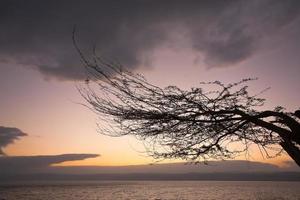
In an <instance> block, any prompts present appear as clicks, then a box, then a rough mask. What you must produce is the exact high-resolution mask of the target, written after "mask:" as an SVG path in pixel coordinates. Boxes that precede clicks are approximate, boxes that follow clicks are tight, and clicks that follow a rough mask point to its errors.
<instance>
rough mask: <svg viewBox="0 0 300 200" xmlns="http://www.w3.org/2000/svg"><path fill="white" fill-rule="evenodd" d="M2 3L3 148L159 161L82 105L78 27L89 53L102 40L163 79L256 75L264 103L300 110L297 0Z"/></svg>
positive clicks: (187, 82) (105, 50)
mask: <svg viewBox="0 0 300 200" xmlns="http://www.w3.org/2000/svg"><path fill="white" fill-rule="evenodd" d="M0 2H1V7H0V13H1V15H0V25H1V33H0V91H1V94H0V111H1V114H0V150H1V151H0V154H2V155H4V154H5V155H7V156H32V155H58V154H70V153H72V154H91V156H90V159H87V160H81V161H74V162H73V163H71V164H72V165H133V164H146V163H151V162H153V161H154V160H153V159H152V158H151V157H148V156H147V154H145V153H143V152H144V151H145V150H144V147H143V145H142V143H141V142H139V141H137V140H136V139H135V138H133V137H130V136H128V137H121V138H112V137H108V136H104V135H101V134H100V133H98V132H97V127H96V122H97V116H96V115H95V114H94V113H92V112H91V111H90V110H88V109H87V108H86V107H84V106H82V105H80V103H84V99H83V98H82V97H81V96H80V94H79V92H78V90H77V89H76V88H77V86H78V85H81V84H84V79H85V73H84V68H83V66H82V64H81V62H80V58H79V55H78V53H77V52H76V50H75V48H74V45H73V43H72V31H73V27H74V25H76V28H77V38H78V43H79V45H80V47H81V48H82V49H83V52H84V53H85V54H86V55H90V54H91V53H92V49H93V46H96V47H97V52H98V54H99V55H101V56H104V57H107V58H109V59H113V60H118V61H119V62H120V63H122V64H123V65H124V66H126V67H128V68H129V69H130V70H133V71H135V72H138V73H141V74H143V75H144V76H145V77H146V78H147V80H148V81H149V82H151V83H153V84H156V85H158V86H161V87H165V86H168V85H176V86H179V87H181V88H184V89H188V88H190V87H197V86H198V85H199V83H200V82H202V81H214V80H220V81H222V82H225V83H229V82H235V81H239V80H241V79H243V78H248V77H258V78H259V79H258V80H257V81H254V82H252V83H251V84H250V91H252V92H253V93H255V92H259V91H261V90H263V89H265V88H268V87H271V89H270V90H268V91H267V92H266V93H264V94H262V97H264V98H266V99H267V102H266V105H265V107H264V108H265V109H272V108H274V107H275V106H277V105H281V106H283V107H285V108H287V110H288V111H294V110H296V109H299V107H300V104H299V102H300V94H299V91H300V78H299V77H300V65H299V64H300V53H299V52H300V37H299V35H300V1H299V0H284V1H280V0H253V1H243V0H231V1H228V0H224V1H223V0H220V1H217V0H216V1H189V0H188V1H177V0H173V1H171V0H166V1H154V0H153V1H150V0H135V1H134V0H130V1H65V0H63V1H55V0H54V1H53V0H51V1H50V0H49V1H38V0H36V1H35V0H29V1H17V0H10V1H6V0H2V1H0ZM10 128H16V129H10ZM95 154H99V155H101V156H99V157H95ZM251 155H252V157H245V156H241V157H239V159H250V160H256V161H262V162H271V163H278V164H280V162H282V161H283V160H287V159H289V158H288V156H285V155H283V156H281V157H278V158H274V159H263V158H262V156H261V155H260V154H259V153H258V151H257V150H256V149H255V148H254V149H253V150H252V154H251ZM87 158H89V156H87ZM78 159H79V160H80V159H82V158H81V157H79V158H78ZM71 160H74V159H71ZM75 160H76V159H75Z"/></svg>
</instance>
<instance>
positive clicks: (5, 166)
mask: <svg viewBox="0 0 300 200" xmlns="http://www.w3.org/2000/svg"><path fill="white" fill-rule="evenodd" d="M98 156H99V155H98V154H62V155H45V156H3V157H0V173H2V174H6V173H13V174H20V173H37V172H46V171H47V170H48V169H49V168H50V167H51V165H52V164H57V163H62V162H66V161H77V160H84V159H87V158H95V157H98Z"/></svg>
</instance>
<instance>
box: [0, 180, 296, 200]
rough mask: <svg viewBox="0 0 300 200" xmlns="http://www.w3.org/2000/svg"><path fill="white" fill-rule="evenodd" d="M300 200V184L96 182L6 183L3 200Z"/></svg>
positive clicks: (0, 189)
mask: <svg viewBox="0 0 300 200" xmlns="http://www.w3.org/2000/svg"><path fill="white" fill-rule="evenodd" d="M2 199H5V200H18V199H20V200H56V199H59V200H76V199H78V200H115V199H116V200H117V199H119V200H146V199H147V200H148V199H149V200H196V199H197V200H202V199H203V200H213V199H222V200H232V199H241V200H242V199H243V200H244V199H245V200H246V199H249V200H250V199H251V200H252V199H257V200H300V182H271V181H266V182H264V181H259V182H258V181H251V182H246V181H94V182H83V181H79V182H45V183H37V182H31V183H6V184H1V185H0V200H2Z"/></svg>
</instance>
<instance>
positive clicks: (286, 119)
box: [77, 49, 300, 166]
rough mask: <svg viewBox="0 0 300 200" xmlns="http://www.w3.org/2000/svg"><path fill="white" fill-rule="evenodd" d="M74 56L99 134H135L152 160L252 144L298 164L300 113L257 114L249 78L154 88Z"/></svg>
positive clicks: (225, 152)
mask: <svg viewBox="0 0 300 200" xmlns="http://www.w3.org/2000/svg"><path fill="white" fill-rule="evenodd" d="M77 50H78V49H77ZM79 53H80V55H81V58H82V59H83V62H84V65H85V67H86V71H87V75H88V78H87V80H86V83H87V84H86V86H84V87H81V88H80V90H79V91H80V92H81V94H82V95H83V97H84V98H85V99H86V100H87V102H88V103H89V107H90V108H91V109H92V110H93V111H94V112H96V113H97V114H98V115H99V117H100V118H101V120H100V122H101V123H102V124H99V128H100V131H101V133H103V134H107V135H110V136H124V135H134V136H136V137H137V138H139V139H140V140H142V141H144V142H145V143H146V144H147V145H146V147H147V150H148V152H150V153H151V155H152V156H154V157H155V158H181V159H185V160H191V161H195V162H197V161H201V160H204V161H205V160H207V159H209V158H213V159H224V158H231V157H233V156H235V155H237V154H239V153H241V152H245V151H247V149H248V148H249V146H250V145H251V144H256V145H258V147H259V149H260V150H261V152H262V153H263V154H264V155H267V156H272V155H273V156H276V155H277V154H279V153H280V152H281V151H282V150H284V151H286V152H287V153H288V155H289V156H290V157H291V158H292V159H293V160H294V161H295V162H296V163H297V164H298V165H299V166H300V148H299V147H300V123H299V121H300V111H299V110H298V111H296V112H294V113H291V112H285V110H284V109H283V108H282V107H277V108H275V109H274V110H265V111H261V110H260V109H259V108H261V106H263V104H264V102H265V99H262V98H259V97H258V95H250V94H249V93H248V91H247V89H248V86H247V85H246V84H247V83H248V82H249V81H251V80H252V79H244V80H242V81H240V82H237V83H232V84H227V85H225V84H223V83H221V82H218V81H215V82H209V83H201V84H202V86H203V87H205V86H206V85H209V86H210V88H212V87H213V88H215V89H214V90H212V91H208V92H206V91H205V90H204V89H203V88H201V87H199V88H191V89H190V90H188V91H186V90H182V89H180V88H178V87H176V86H168V87H166V88H161V87H158V86H155V85H153V84H151V83H149V82H147V81H146V79H145V78H144V77H143V76H141V75H139V74H135V73H132V72H131V71H128V70H126V69H124V68H122V66H121V65H120V64H118V63H114V62H110V61H106V60H103V59H101V58H99V57H97V56H96V55H94V56H93V58H92V59H90V60H87V59H86V58H85V57H84V56H83V55H82V53H81V52H80V51H79ZM240 143H242V144H243V145H236V144H240ZM241 146H242V148H241ZM270 152H273V154H272V155H271V154H270ZM274 152H275V154H274Z"/></svg>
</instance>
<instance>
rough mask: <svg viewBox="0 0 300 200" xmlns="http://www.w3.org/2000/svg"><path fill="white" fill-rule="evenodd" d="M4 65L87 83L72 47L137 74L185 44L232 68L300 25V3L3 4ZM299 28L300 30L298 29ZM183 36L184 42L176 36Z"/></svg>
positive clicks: (0, 43) (210, 62)
mask: <svg viewBox="0 0 300 200" xmlns="http://www.w3.org/2000/svg"><path fill="white" fill-rule="evenodd" d="M0 12H1V18H0V24H1V27H2V29H1V33H0V60H1V61H2V62H16V63H19V64H21V65H25V66H27V67H28V66H29V67H31V68H34V69H36V70H38V71H40V72H41V73H42V74H44V75H45V76H47V77H55V78H58V79H63V80H66V79H67V80H70V79H72V80H74V79H82V78H84V69H83V67H82V65H81V63H80V61H79V56H78V54H77V52H76V51H75V49H74V46H73V44H72V39H71V37H72V29H73V25H74V24H76V25H77V27H78V34H77V38H78V40H79V43H80V47H81V48H82V50H83V52H84V53H86V54H87V55H90V54H91V52H90V51H89V49H91V48H92V46H93V45H94V44H95V45H96V46H97V49H98V54H99V55H102V56H104V57H107V58H110V59H113V60H118V61H119V62H121V63H122V64H124V65H125V66H126V67H129V68H131V69H135V68H137V67H140V66H141V65H147V62H146V61H145V58H146V60H147V61H149V60H151V59H147V58H151V53H152V52H153V51H154V50H155V49H156V48H159V47H161V46H163V45H168V46H169V47H174V46H178V45H179V44H180V43H182V42H177V40H178V39H179V38H180V39H183V40H185V42H186V43H189V44H190V47H191V48H193V49H194V51H195V52H197V53H199V55H201V57H203V58H204V62H205V63H206V64H207V66H210V67H219V66H221V67H222V66H231V65H235V64H237V63H239V62H241V61H244V60H247V59H249V58H250V57H251V56H252V55H254V54H255V53H257V52H258V51H259V48H260V46H259V44H260V43H262V42H263V41H264V39H265V38H268V39H270V38H272V36H273V35H276V34H279V33H280V34H283V33H282V30H284V28H285V27H286V26H288V25H290V24H292V23H299V20H298V21H297V19H299V13H300V1H298V0H285V1H272V0H254V1H243V0H232V1H227V0H218V1H195V0H188V1H181V0H166V1H147V0H130V1H108V0H102V1H96V0H91V1H74V2H72V3H71V4H70V2H69V1H66V0H60V1H58V0H53V1H46V2H44V1H43V2H42V1H38V0H28V1H17V0H10V1H8V0H7V1H2V5H1V8H0ZM298 27H299V26H298ZM174 35H181V36H182V37H179V38H178V37H174Z"/></svg>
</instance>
